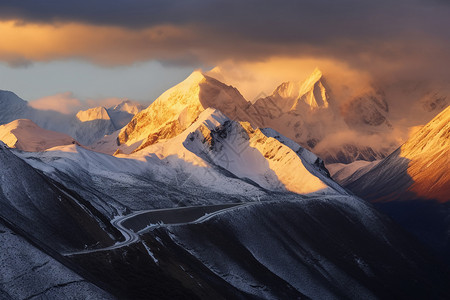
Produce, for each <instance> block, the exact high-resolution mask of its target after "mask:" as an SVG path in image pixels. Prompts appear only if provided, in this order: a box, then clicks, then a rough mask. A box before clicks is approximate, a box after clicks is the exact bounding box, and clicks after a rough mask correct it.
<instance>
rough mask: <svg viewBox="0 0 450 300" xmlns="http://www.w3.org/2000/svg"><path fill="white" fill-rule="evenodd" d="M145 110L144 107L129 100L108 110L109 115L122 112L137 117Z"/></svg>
mask: <svg viewBox="0 0 450 300" xmlns="http://www.w3.org/2000/svg"><path fill="white" fill-rule="evenodd" d="M143 109H144V106H143V105H141V104H137V103H134V102H133V101H131V100H129V99H127V100H123V101H122V102H120V103H119V104H117V105H115V106H113V107H111V108H108V109H107V110H108V112H109V113H111V112H117V111H121V112H127V113H129V114H132V115H135V114H137V113H138V112H140V111H141V110H143Z"/></svg>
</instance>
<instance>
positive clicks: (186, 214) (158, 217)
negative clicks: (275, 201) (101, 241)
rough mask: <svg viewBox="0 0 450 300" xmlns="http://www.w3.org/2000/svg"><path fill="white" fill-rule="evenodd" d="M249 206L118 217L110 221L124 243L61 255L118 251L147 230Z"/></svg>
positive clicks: (171, 210)
mask: <svg viewBox="0 0 450 300" xmlns="http://www.w3.org/2000/svg"><path fill="white" fill-rule="evenodd" d="M251 204H253V202H250V203H231V204H219V205H207V206H188V207H177V208H164V209H151V210H143V211H136V212H133V213H131V214H128V215H126V216H119V217H116V218H114V219H113V220H111V224H112V225H113V226H114V227H115V228H117V230H119V231H120V232H121V233H122V235H123V237H124V238H125V240H124V241H122V242H117V243H116V244H114V245H112V246H109V247H105V248H98V249H86V250H81V251H75V252H67V253H63V255H64V256H73V255H80V254H88V253H94V252H100V251H109V250H114V249H118V248H121V247H124V246H127V245H130V244H133V243H136V242H138V241H139V240H140V238H139V234H140V233H143V232H145V231H147V230H151V229H152V228H156V227H159V226H168V225H184V224H190V223H199V222H204V221H205V220H207V219H209V218H211V217H213V216H216V215H218V214H220V213H223V212H225V211H229V210H232V209H235V208H236V207H237V206H239V207H240V206H247V205H251Z"/></svg>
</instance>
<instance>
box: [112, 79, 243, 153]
mask: <svg viewBox="0 0 450 300" xmlns="http://www.w3.org/2000/svg"><path fill="white" fill-rule="evenodd" d="M248 106H249V103H248V102H247V101H246V100H245V99H244V97H243V96H242V95H241V94H240V93H239V91H238V90H237V89H235V88H234V87H232V86H228V85H226V84H224V83H222V82H220V81H218V80H216V79H214V78H212V77H209V76H206V75H204V74H203V73H202V72H201V71H194V72H193V73H192V74H191V75H190V76H189V77H187V78H186V79H185V80H184V81H182V82H181V83H179V84H177V85H176V86H174V87H172V88H170V89H169V90H167V91H166V92H164V93H163V94H162V95H161V96H159V97H158V99H156V100H155V101H154V102H153V103H152V104H151V105H150V106H149V107H148V108H147V109H145V110H143V111H141V112H140V113H138V114H137V115H136V116H135V117H134V118H133V119H132V121H131V122H130V123H129V124H128V125H127V126H126V127H125V128H123V129H122V131H121V132H120V133H119V135H118V139H117V141H118V143H119V145H120V146H121V151H123V152H124V153H130V152H132V151H134V150H135V149H136V148H137V149H142V148H143V147H146V146H148V145H151V144H154V143H156V142H158V141H161V140H164V139H169V138H172V137H174V136H176V135H178V134H180V133H181V132H183V131H184V130H185V129H186V128H187V127H189V125H191V124H192V123H193V122H194V120H196V119H197V117H198V116H199V114H200V113H201V112H202V111H204V110H205V109H206V108H209V107H212V108H217V109H219V110H221V111H222V112H223V113H224V114H225V115H232V116H233V117H237V118H240V119H244V117H243V115H244V114H245V112H244V111H245V109H246V108H247V107H248Z"/></svg>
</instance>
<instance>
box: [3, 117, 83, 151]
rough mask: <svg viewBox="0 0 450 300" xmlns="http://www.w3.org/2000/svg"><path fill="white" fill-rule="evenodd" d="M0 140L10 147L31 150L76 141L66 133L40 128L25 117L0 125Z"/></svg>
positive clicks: (74, 142)
mask: <svg viewBox="0 0 450 300" xmlns="http://www.w3.org/2000/svg"><path fill="white" fill-rule="evenodd" d="M0 141H3V142H4V143H5V144H6V145H7V146H8V147H10V148H17V149H19V150H24V151H33V152H36V151H44V150H46V149H49V148H53V147H56V146H62V145H70V144H76V143H77V142H76V141H75V140H74V139H73V138H72V137H70V136H68V135H67V134H64V133H59V132H55V131H50V130H45V129H42V128H40V127H39V126H37V125H36V124H35V123H34V122H33V121H31V120H27V119H18V120H15V121H12V122H11V123H8V124H6V125H0Z"/></svg>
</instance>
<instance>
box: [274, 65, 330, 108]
mask: <svg viewBox="0 0 450 300" xmlns="http://www.w3.org/2000/svg"><path fill="white" fill-rule="evenodd" d="M271 98H272V99H273V100H274V101H276V102H277V103H278V104H279V105H280V107H282V110H283V111H293V110H294V111H295V110H299V109H304V108H305V104H306V105H307V107H309V109H311V110H314V109H317V108H327V107H328V105H329V103H328V101H329V91H328V89H327V88H326V83H325V82H324V78H323V73H322V71H320V70H319V69H318V68H316V69H315V70H314V71H313V72H312V73H311V75H310V76H309V77H308V78H307V79H305V80H304V81H300V82H293V81H288V82H284V83H282V84H281V85H280V86H278V87H277V88H276V89H275V91H274V92H273V94H272V96H271Z"/></svg>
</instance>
